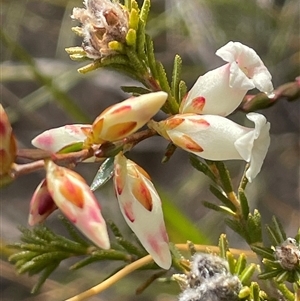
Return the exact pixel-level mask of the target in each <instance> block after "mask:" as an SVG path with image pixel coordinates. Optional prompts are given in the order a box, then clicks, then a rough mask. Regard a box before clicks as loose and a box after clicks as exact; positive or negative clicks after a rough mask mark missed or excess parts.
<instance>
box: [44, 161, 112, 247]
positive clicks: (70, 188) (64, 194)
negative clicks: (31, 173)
mask: <svg viewBox="0 0 300 301" xmlns="http://www.w3.org/2000/svg"><path fill="white" fill-rule="evenodd" d="M46 171H47V174H46V179H47V187H48V191H49V193H50V195H51V197H52V199H53V201H54V202H55V204H56V205H57V207H58V208H59V209H60V210H61V211H62V212H63V214H64V215H66V217H67V218H68V219H69V220H70V221H71V222H72V223H73V224H74V225H75V226H76V227H77V228H78V229H79V230H80V231H81V232H82V233H83V234H84V235H86V236H87V237H88V238H89V239H90V240H91V241H92V242H93V243H95V244H96V245H97V246H98V247H100V248H103V249H109V248H110V243H109V237H108V234H107V228H106V224H105V221H104V219H103V217H102V215H101V209H100V206H99V204H98V202H97V200H96V198H95V196H94V194H93V193H92V191H91V190H90V188H89V186H88V185H87V184H86V182H85V180H84V179H83V178H82V177H81V176H79V175H78V174H77V173H76V172H74V171H72V170H69V169H67V168H64V167H60V166H58V165H56V164H54V163H53V162H52V161H47V162H46Z"/></svg>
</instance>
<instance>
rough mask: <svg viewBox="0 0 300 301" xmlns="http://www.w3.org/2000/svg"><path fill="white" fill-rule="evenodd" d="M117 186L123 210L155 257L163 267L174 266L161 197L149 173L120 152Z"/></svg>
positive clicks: (130, 225)
mask: <svg viewBox="0 0 300 301" xmlns="http://www.w3.org/2000/svg"><path fill="white" fill-rule="evenodd" d="M114 164H115V169H114V186H115V192H116V196H117V198H118V201H119V205H120V209H121V212H122V214H123V216H124V218H125V220H126V222H127V224H128V226H129V227H130V228H131V229H132V231H133V232H134V233H135V234H136V236H137V237H138V239H139V240H140V242H141V243H142V245H143V246H144V248H145V249H146V250H147V252H148V253H149V254H150V255H151V256H152V257H153V260H154V261H155V262H156V263H157V264H158V265H159V266H160V267H162V268H164V269H169V268H170V266H171V261H172V259H171V254H170V250H169V245H168V243H169V239H168V235H167V232H166V227H165V223H164V219H163V212H162V207H161V200H160V198H159V195H158V193H157V191H156V190H155V188H154V186H153V184H152V182H151V181H150V178H149V176H148V174H147V173H146V172H145V171H144V170H143V169H142V168H141V167H139V166H138V165H137V164H135V163H134V162H132V161H131V160H128V159H126V157H125V156H124V155H123V154H122V153H119V154H118V155H117V156H116V157H115V163H114Z"/></svg>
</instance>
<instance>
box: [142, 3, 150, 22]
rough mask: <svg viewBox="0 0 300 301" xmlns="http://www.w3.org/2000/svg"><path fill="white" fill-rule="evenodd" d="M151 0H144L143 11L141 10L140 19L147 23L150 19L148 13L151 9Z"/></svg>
mask: <svg viewBox="0 0 300 301" xmlns="http://www.w3.org/2000/svg"><path fill="white" fill-rule="evenodd" d="M150 6H151V1H150V0H144V2H143V5H142V8H141V12H140V19H141V20H142V21H143V22H144V23H145V24H146V23H147V19H148V14H149V11H150Z"/></svg>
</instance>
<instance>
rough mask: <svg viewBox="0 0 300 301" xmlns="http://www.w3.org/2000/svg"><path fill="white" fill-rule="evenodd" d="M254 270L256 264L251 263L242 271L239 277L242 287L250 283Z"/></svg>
mask: <svg viewBox="0 0 300 301" xmlns="http://www.w3.org/2000/svg"><path fill="white" fill-rule="evenodd" d="M255 270H256V264H254V263H251V264H250V265H248V266H247V267H246V268H245V269H244V271H243V272H242V274H241V275H240V277H239V278H240V280H241V282H242V284H243V285H248V284H249V283H250V280H251V277H252V276H253V274H254V272H255Z"/></svg>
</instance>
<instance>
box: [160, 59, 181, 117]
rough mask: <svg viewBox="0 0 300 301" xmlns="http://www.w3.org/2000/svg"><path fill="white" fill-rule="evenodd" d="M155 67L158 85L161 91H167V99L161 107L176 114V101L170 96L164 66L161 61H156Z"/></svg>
mask: <svg viewBox="0 0 300 301" xmlns="http://www.w3.org/2000/svg"><path fill="white" fill-rule="evenodd" d="M156 69H157V73H158V81H159V84H160V87H161V89H162V90H163V91H165V92H167V93H168V95H169V96H168V100H167V102H166V103H165V104H164V106H163V108H164V109H165V110H166V111H167V113H171V114H177V113H178V109H179V106H178V103H177V101H176V99H175V98H174V97H173V96H172V90H171V88H170V85H169V81H168V77H167V74H166V71H165V68H164V66H163V64H162V63H161V62H156Z"/></svg>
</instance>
